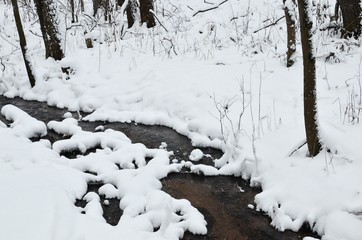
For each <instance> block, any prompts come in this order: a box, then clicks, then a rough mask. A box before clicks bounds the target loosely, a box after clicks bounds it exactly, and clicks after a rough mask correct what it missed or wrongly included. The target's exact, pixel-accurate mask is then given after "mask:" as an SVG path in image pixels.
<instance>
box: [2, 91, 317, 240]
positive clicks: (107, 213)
mask: <svg viewBox="0 0 362 240" xmlns="http://www.w3.org/2000/svg"><path fill="white" fill-rule="evenodd" d="M6 104H13V105H15V106H17V107H19V108H21V109H22V110H24V111H25V112H27V113H28V114H30V115H31V116H33V117H35V118H36V119H38V120H41V121H43V122H45V123H48V122H49V121H51V120H58V121H59V120H62V116H63V115H64V113H66V112H67V110H65V109H58V108H55V107H49V106H47V105H46V104H45V103H40V102H36V101H24V100H22V99H20V98H15V99H8V98H5V97H3V96H0V108H1V107H2V106H4V105H6ZM81 114H82V115H84V113H81ZM75 116H76V114H75ZM0 120H2V121H3V122H6V120H5V119H4V117H3V116H2V115H0ZM99 125H103V126H104V128H105V129H107V128H111V129H113V130H117V131H121V132H123V133H125V134H126V135H127V136H128V137H129V138H130V139H131V140H132V142H139V143H143V144H144V145H145V146H146V147H148V148H158V147H159V146H160V145H161V143H162V142H165V143H167V150H169V151H173V152H174V156H173V157H174V158H176V159H179V160H181V159H184V160H187V159H188V156H189V154H190V152H191V151H192V150H193V149H194V147H193V146H192V145H191V142H190V140H189V139H188V138H186V137H185V136H182V135H180V134H178V133H177V132H175V131H174V130H172V129H170V128H167V127H162V126H146V125H142V124H135V123H128V124H127V123H108V122H84V121H80V122H79V126H81V127H82V128H83V129H84V130H87V131H94V129H95V128H96V127H97V126H99ZM46 138H47V139H49V140H50V141H51V142H54V141H56V140H59V139H61V138H62V136H59V135H57V134H56V133H55V132H52V131H49V133H48V135H47V136H46ZM200 149H201V150H202V151H203V152H204V153H205V154H208V155H209V157H204V158H203V159H202V160H201V163H205V164H212V159H213V158H219V157H221V156H222V152H221V151H220V150H217V149H213V148H200ZM67 154H68V155H67V157H74V156H76V155H77V154H79V153H67ZM162 184H163V190H164V191H165V192H167V193H169V194H170V195H171V196H173V197H175V198H186V199H188V200H189V201H190V202H191V203H192V205H193V206H195V207H196V208H198V209H199V211H200V212H201V213H202V214H203V215H204V216H205V218H206V221H207V223H208V225H207V228H208V234H207V235H205V236H201V235H193V234H191V233H189V232H187V233H186V234H185V236H184V237H183V239H185V240H197V239H208V240H223V239H227V240H247V239H253V240H264V239H265V240H294V239H303V237H305V236H313V237H317V236H316V235H315V234H314V233H312V232H311V231H310V230H309V229H308V228H307V227H303V228H302V229H301V230H300V231H299V232H292V231H285V232H279V231H277V230H275V229H274V228H273V227H272V226H271V225H270V222H271V219H270V218H268V217H267V216H265V214H264V213H262V212H260V211H256V210H255V209H254V208H253V207H254V196H255V195H256V194H257V193H258V192H260V189H258V188H251V187H250V186H249V182H247V181H245V180H243V179H241V178H240V177H239V178H238V177H231V176H215V177H206V176H200V175H195V174H190V173H187V170H185V171H184V172H182V173H171V174H169V175H168V176H167V177H166V178H164V179H163V180H162ZM100 186H102V183H94V182H93V183H89V185H88V192H90V191H92V192H97V191H98V189H99V187H100ZM101 198H102V202H104V203H107V204H103V205H102V207H103V212H104V218H105V219H106V221H107V222H108V223H109V224H111V225H116V224H117V223H118V221H119V218H120V217H121V215H122V210H121V209H120V208H119V200H118V199H106V198H105V197H102V196H101ZM105 200H107V201H105ZM76 205H77V206H84V205H85V202H84V201H83V200H78V201H77V202H76ZM156 230H157V229H155V231H156Z"/></svg>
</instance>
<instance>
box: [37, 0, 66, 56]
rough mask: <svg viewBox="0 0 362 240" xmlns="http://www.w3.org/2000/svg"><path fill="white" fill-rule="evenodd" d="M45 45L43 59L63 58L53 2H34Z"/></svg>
mask: <svg viewBox="0 0 362 240" xmlns="http://www.w3.org/2000/svg"><path fill="white" fill-rule="evenodd" d="M34 3H35V7H36V11H37V13H38V16H39V23H40V28H41V32H42V35H43V39H44V44H45V57H46V58H48V57H52V58H54V59H55V60H61V59H62V58H63V57H64V53H63V50H62V48H61V46H60V36H59V31H58V24H59V23H58V22H57V21H58V19H57V17H56V9H55V7H54V2H53V0H34Z"/></svg>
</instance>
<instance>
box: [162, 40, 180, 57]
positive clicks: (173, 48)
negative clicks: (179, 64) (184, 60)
mask: <svg viewBox="0 0 362 240" xmlns="http://www.w3.org/2000/svg"><path fill="white" fill-rule="evenodd" d="M163 40H166V41H169V42H170V44H171V48H172V50H173V53H174V54H175V55H177V52H176V49H175V45H174V44H173V42H172V40H171V39H168V38H165V37H164V38H163Z"/></svg>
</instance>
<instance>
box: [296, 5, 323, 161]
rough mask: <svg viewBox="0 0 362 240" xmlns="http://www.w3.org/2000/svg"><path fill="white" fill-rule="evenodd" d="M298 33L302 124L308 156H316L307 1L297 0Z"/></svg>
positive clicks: (311, 43) (317, 139) (313, 89)
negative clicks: (302, 70)
mask: <svg viewBox="0 0 362 240" xmlns="http://www.w3.org/2000/svg"><path fill="white" fill-rule="evenodd" d="M298 10H299V19H300V33H301V41H302V51H303V68H304V124H305V132H306V137H307V145H308V151H309V155H310V156H316V155H317V154H318V153H319V152H320V151H321V149H322V146H321V143H320V141H319V137H318V125H317V93H316V68H315V56H314V54H313V39H312V26H313V22H312V19H310V16H309V12H310V11H311V9H310V7H309V0H298Z"/></svg>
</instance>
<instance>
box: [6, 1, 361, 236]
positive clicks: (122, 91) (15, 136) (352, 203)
mask: <svg viewBox="0 0 362 240" xmlns="http://www.w3.org/2000/svg"><path fill="white" fill-rule="evenodd" d="M220 2H221V1H220ZM281 2H282V1H277V0H271V1H268V0H261V1H248V0H229V1H227V2H225V3H224V4H222V5H221V6H220V7H219V8H218V9H215V10H213V11H209V12H205V13H199V14H196V15H195V16H193V15H194V14H195V13H196V12H197V10H198V9H205V8H208V7H209V4H207V3H205V2H203V1H201V0H200V1H195V0H193V1H191V0H187V1H186V0H185V1H176V0H172V1H157V4H156V14H157V15H158V16H159V19H160V21H161V22H162V23H163V25H164V27H165V28H166V29H167V31H166V30H165V29H164V28H163V27H161V26H158V27H156V28H155V29H153V30H148V29H146V28H144V27H138V26H136V27H134V28H133V29H131V30H128V31H126V32H123V33H122V34H123V35H124V36H123V38H122V39H121V38H120V37H119V35H120V34H121V33H120V31H121V30H120V27H119V26H117V27H115V28H113V29H112V30H110V29H109V28H107V27H105V26H103V25H101V26H98V27H96V28H95V29H94V30H93V31H92V32H91V36H92V37H93V38H94V40H95V41H94V48H93V49H86V48H85V43H84V38H83V32H81V31H77V30H76V28H71V29H70V30H68V31H67V34H66V35H67V38H66V39H67V40H66V42H65V43H63V47H64V49H65V53H66V58H65V59H64V60H62V61H61V62H54V61H52V60H50V59H48V60H44V59H43V47H42V45H41V38H38V37H36V36H35V35H33V34H31V33H28V34H27V35H28V37H29V49H30V54H29V55H30V57H31V59H32V60H31V61H32V66H33V67H34V68H35V72H36V76H37V84H36V86H35V87H34V88H33V89H30V86H29V84H28V83H27V79H26V75H25V70H24V68H23V67H22V59H21V54H20V51H19V50H18V49H16V46H17V43H16V42H11V39H14V36H16V34H17V33H16V29H15V27H14V23H13V17H12V15H11V11H10V10H11V8H10V7H6V6H4V5H3V3H0V22H1V23H3V26H0V27H1V30H2V34H1V37H2V38H0V47H1V48H0V57H1V56H3V57H2V59H3V60H2V62H3V64H4V66H5V68H4V69H3V68H1V69H2V71H0V92H1V93H2V94H3V95H5V96H8V97H14V96H21V97H23V98H25V99H36V100H39V101H46V102H47V103H48V104H49V105H54V106H57V107H60V108H69V109H70V110H72V111H75V110H83V111H89V112H91V111H94V112H93V113H92V114H90V115H89V116H87V117H86V118H85V119H86V120H89V121H95V120H108V121H121V122H130V121H135V122H138V123H144V124H160V125H165V126H168V127H171V128H173V129H175V130H176V131H177V132H179V133H181V134H184V135H186V136H188V137H189V138H190V139H191V140H192V143H193V144H194V145H195V146H212V147H216V148H220V149H222V150H223V151H224V152H225V155H224V156H223V157H222V158H221V159H218V160H216V161H215V166H214V167H212V166H202V165H196V164H197V162H193V163H191V162H189V163H187V165H188V166H189V167H190V169H191V170H192V171H194V172H203V173H204V174H206V175H217V174H227V175H236V176H241V177H243V178H249V179H251V182H252V184H255V185H260V186H261V187H262V189H263V192H262V193H260V194H258V195H257V196H256V198H255V202H256V205H257V208H258V209H260V210H263V211H265V212H267V213H268V215H269V216H270V217H271V218H272V222H271V224H272V225H273V226H275V227H276V228H277V229H279V230H282V231H283V230H285V229H292V230H298V229H299V228H300V227H301V226H302V224H303V223H304V222H307V223H308V224H309V225H310V227H311V228H312V229H313V230H314V231H316V232H317V233H318V234H319V235H320V236H321V237H322V239H325V240H340V239H350V240H358V239H362V231H361V229H362V184H361V183H362V174H361V172H362V161H361V160H362V148H361V146H360V145H361V143H362V126H361V124H359V118H360V117H361V114H360V110H359V109H360V108H361V97H362V95H361V92H362V90H361V79H360V74H361V72H360V71H361V69H360V65H361V62H362V60H361V59H362V51H361V50H360V49H359V48H358V47H356V45H357V44H359V41H355V42H353V41H352V42H346V41H345V40H340V39H339V38H338V36H333V35H331V34H328V32H319V31H318V30H317V31H316V37H315V47H316V56H317V78H318V79H317V92H318V121H319V125H320V127H319V128H320V129H319V130H320V136H321V139H322V142H323V144H324V147H325V150H323V151H322V152H321V153H320V154H319V155H318V156H317V157H315V158H313V159H312V158H308V157H306V153H307V150H306V148H305V146H303V147H301V148H300V149H299V146H301V145H302V143H303V142H304V141H305V133H304V120H303V98H302V94H303V93H302V90H303V84H302V80H303V76H302V70H303V69H302V61H301V51H300V46H299V45H298V46H297V56H296V60H297V62H296V64H295V65H294V66H293V67H291V68H289V69H288V68H286V66H285V51H286V46H285V45H286V29H285V21H284V20H281V21H279V22H278V23H277V24H276V25H273V26H272V27H268V28H265V29H263V30H261V31H258V32H256V33H254V32H255V31H256V30H259V29H261V28H262V27H263V26H266V25H268V24H270V23H272V22H274V21H275V20H277V19H278V18H279V17H281V16H283V10H282V5H281ZM322 2H327V1H322ZM333 3H334V1H330V2H329V4H331V7H330V9H332V6H333ZM330 11H331V10H330ZM31 23H32V22H26V24H25V25H26V29H27V30H32V32H37V33H39V32H40V31H39V29H38V26H37V24H31ZM318 26H319V25H318V23H317V28H316V29H318ZM112 31H114V32H115V33H116V37H113V38H112V33H113V32H112ZM0 32H1V31H0ZM9 39H10V40H9ZM9 41H10V42H9ZM331 52H332V53H334V56H336V58H338V61H336V62H335V61H327V59H326V56H328V55H329V54H330V53H331ZM60 66H70V67H71V68H72V69H73V73H72V75H71V76H70V79H67V78H66V76H65V75H64V74H62V73H61V71H60ZM2 114H4V115H5V116H7V118H9V119H12V120H14V124H13V125H12V127H11V128H6V127H3V128H0V131H1V135H0V136H1V138H0V141H1V142H0V148H1V151H0V154H1V155H0V171H1V175H0V178H2V179H1V180H2V181H0V189H1V192H2V195H3V196H7V197H6V199H4V198H1V200H0V203H1V205H0V206H1V207H0V226H1V229H2V228H3V227H4V229H5V231H0V239H21V238H22V237H24V238H25V236H21V234H22V232H21V231H19V230H17V228H19V229H20V228H24V227H26V228H29V229H28V235H27V236H30V235H32V234H33V236H37V239H53V238H55V237H49V236H57V237H59V239H65V238H66V239H72V238H71V237H73V239H79V238H80V239H81V236H83V237H84V238H85V239H93V238H94V239H96V238H100V237H99V236H109V237H110V238H111V236H112V237H115V236H117V234H119V236H127V234H132V239H136V238H139V239H151V238H153V237H154V238H155V239H161V238H162V237H163V238H165V239H174V238H175V239H177V238H178V237H180V236H181V235H182V233H183V231H185V230H186V229H189V230H191V231H193V232H196V233H204V232H205V231H206V229H205V222H204V219H203V217H202V216H201V215H200V214H199V213H198V212H197V210H196V209H194V208H193V207H191V206H190V205H189V203H188V202H186V201H183V200H175V199H173V198H171V197H170V196H168V195H167V194H165V193H163V192H160V191H159V189H160V188H161V186H160V182H159V181H158V180H159V179H160V178H162V177H164V176H166V175H167V173H168V172H169V171H176V170H177V169H178V168H179V167H180V166H178V165H175V164H173V165H168V160H169V156H168V154H167V152H165V151H164V150H158V149H157V150H151V149H146V148H145V147H143V146H141V145H137V144H131V143H130V142H129V141H128V140H127V137H126V136H121V135H118V134H114V133H113V132H104V133H101V134H98V133H94V134H93V133H88V132H84V131H82V130H81V129H80V128H79V127H77V125H76V120H74V119H72V118H68V119H65V120H64V121H63V122H61V123H55V122H52V123H49V124H48V127H49V128H53V129H55V130H56V131H60V132H62V133H64V134H67V135H71V136H72V138H70V139H69V140H67V141H63V142H58V143H57V144H54V145H53V146H50V145H49V142H46V141H41V142H35V143H31V142H30V141H29V140H28V139H27V137H31V135H32V134H35V135H42V134H44V131H45V129H44V124H42V123H40V122H39V121H37V120H35V119H31V118H27V120H24V117H23V115H22V114H23V113H21V112H20V111H18V110H17V109H15V108H14V107H12V106H6V107H4V108H3V109H2ZM27 122H29V123H30V124H26V123H27ZM24 124H25V125H24ZM30 126H34V131H30V129H32V128H30ZM94 144H101V146H102V148H103V150H102V151H99V152H97V153H96V154H100V155H102V156H104V159H106V161H105V162H102V163H100V162H98V161H99V160H96V159H95V158H94V156H93V155H90V156H88V157H82V158H81V159H79V161H77V163H73V162H72V163H70V162H69V161H68V160H67V159H65V158H64V157H59V155H58V153H59V151H61V150H62V149H64V148H74V147H76V148H79V149H80V150H82V149H83V150H84V149H87V148H89V146H93V145H94ZM327 149H328V150H327ZM295 150H297V151H295ZM125 153H127V154H125ZM199 154H200V153H198V152H194V154H192V155H191V156H190V159H191V158H192V159H193V160H196V159H198V157H199ZM124 155H126V157H124V158H122V156H124ZM139 155H140V163H139V166H141V167H140V168H139V169H137V170H136V169H132V168H130V169H129V170H127V171H124V173H123V172H122V173H120V174H119V173H118V172H117V171H116V170H115V168H114V167H115V165H114V163H120V164H125V168H129V166H128V165H129V164H130V162H129V161H130V159H132V160H133V158H136V159H137V156H139ZM127 156H128V157H127ZM145 156H148V157H149V156H151V157H153V160H152V161H151V162H150V163H149V164H147V165H145V163H144V157H145ZM88 158H89V159H88ZM185 160H188V159H185ZM131 163H132V161H131ZM151 163H152V164H151ZM194 164H195V165H194ZM77 170H82V171H84V170H97V171H99V172H100V173H102V174H101V175H100V178H101V179H99V180H101V181H105V182H107V183H111V184H113V186H112V185H110V186H109V188H107V189H104V190H105V191H107V192H108V194H115V195H114V196H118V197H121V198H122V201H123V203H122V208H124V209H125V208H127V209H129V210H128V211H129V214H128V215H126V216H125V217H122V219H121V221H120V224H119V225H118V226H117V228H111V227H110V226H107V225H106V224H104V223H102V218H101V217H100V215H99V211H98V210H99V205H97V204H96V202H97V201H94V202H93V200H94V198H92V196H89V203H88V204H89V211H88V210H86V211H87V214H86V215H85V216H84V215H81V214H80V213H79V212H77V211H75V210H74V206H73V202H74V201H75V198H77V197H81V196H82V194H84V193H85V191H86V189H85V188H86V181H87V178H88V177H90V176H87V175H86V174H83V173H81V172H80V171H77ZM115 171H116V172H117V173H116V172H115ZM125 180H126V181H127V180H130V181H133V184H135V185H136V186H137V187H130V186H127V185H123V184H121V183H124V182H126V181H125ZM144 182H146V183H147V185H146V186H143V184H144ZM114 185H115V186H116V187H117V188H118V191H117V192H115V191H114V190H115V188H114ZM139 185H140V186H139ZM50 186H51V187H50ZM138 187H139V188H138ZM117 194H118V195H117ZM125 196H127V197H125ZM44 198H45V199H44ZM47 198H49V199H47ZM123 199H125V200H123ZM161 200H162V201H166V202H167V203H168V204H167V205H166V206H164V205H162V206H160V205H158V204H157V203H158V202H160V201H161ZM240 207H245V206H240ZM14 209H17V210H16V211H14ZM61 209H62V210H61ZM97 209H98V210H97ZM145 209H146V210H145ZM180 209H182V211H184V212H185V214H184V216H186V215H187V216H189V217H185V219H184V221H181V222H180V221H179V220H180V219H178V216H175V214H173V213H175V212H177V211H178V210H180ZM39 212H40V213H39ZM139 213H142V214H141V215H139V216H138V217H135V216H137V215H138V214H139ZM186 213H189V215H188V214H186ZM14 214H15V215H14ZM24 216H27V218H24ZM55 216H56V217H55ZM165 216H167V217H165ZM19 218H20V219H22V220H21V222H20V223H19V222H18V223H17V224H14V221H15V219H19ZM34 218H35V219H34ZM70 219H71V221H73V223H70V222H69V221H70ZM160 219H165V220H164V222H163V221H161V222H160ZM22 221H23V222H22ZM39 222H44V224H47V225H45V226H48V227H42V228H41V229H42V230H41V229H39V228H36V226H40V224H39V225H38V223H39ZM64 224H66V226H69V227H71V228H72V229H73V230H69V231H67V232H66V233H67V234H69V235H67V236H63V235H61V234H65V232H62V231H61V229H62V228H63V227H64ZM152 226H153V227H155V226H161V229H162V230H163V231H160V233H157V234H154V233H152V229H153V228H152ZM84 229H92V231H91V232H90V233H86V232H85V230H84ZM58 233H59V234H58ZM1 234H3V235H1ZM16 234H19V236H18V235H16ZM37 234H38V235H37ZM49 234H53V235H49ZM82 234H85V235H82ZM98 234H105V235H98ZM38 236H39V237H38ZM41 237H43V238H41Z"/></svg>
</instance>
